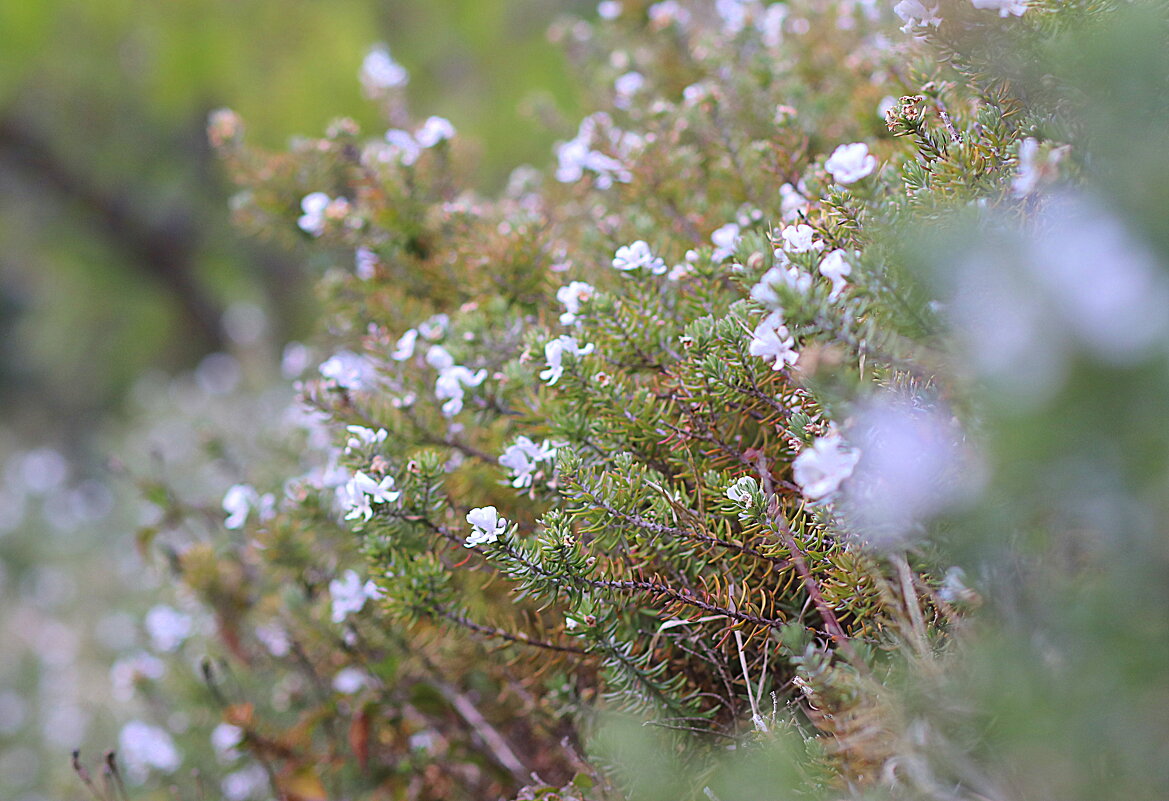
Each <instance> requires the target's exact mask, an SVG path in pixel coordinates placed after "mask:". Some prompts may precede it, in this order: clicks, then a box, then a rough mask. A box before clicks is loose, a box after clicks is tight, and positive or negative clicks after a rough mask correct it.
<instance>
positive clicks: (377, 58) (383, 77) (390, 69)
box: [360, 44, 410, 94]
mask: <svg viewBox="0 0 1169 801" xmlns="http://www.w3.org/2000/svg"><path fill="white" fill-rule="evenodd" d="M360 77H361V85H362V86H363V87H365V91H366V93H367V94H376V93H377V91H378V90H383V91H384V90H386V89H393V88H395V87H398V86H405V85H406V83H407V82H408V81H409V80H410V76H409V74H408V73H407V72H406V68H405V67H403V66H402V65H401V64H399V63H398V62H396V61H394V59H393V57H392V56H391V55H390V49H389V48H388V47H386V46H385V45H384V44H379V45H375V46H374V47H372V48H370V51H369V52H368V53H366V55H365V59H364V60H363V61H362V62H361V75H360Z"/></svg>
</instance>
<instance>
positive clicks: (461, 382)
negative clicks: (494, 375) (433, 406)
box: [434, 346, 487, 417]
mask: <svg viewBox="0 0 1169 801" xmlns="http://www.w3.org/2000/svg"><path fill="white" fill-rule="evenodd" d="M436 347H437V346H436ZM486 377H487V371H486V370H483V369H480V370H479V371H478V372H474V373H472V372H471V370H470V369H468V368H466V367H463V366H462V365H461V364H456V365H452V366H450V367H446V368H444V369H443V370H442V372H441V373H439V375H438V379H437V380H436V381H435V382H434V395H435V397H436V398H438V399H439V400H442V401H446V402H445V403H444V404H443V405H442V413H443V416H445V417H454V416H455V415H456V414H458V413H459V412H461V411H462V410H463V398H464V395H465V393H464V390H463V388H464V387H477V386H479V385H480V384H482V383H483V379H485V378H486Z"/></svg>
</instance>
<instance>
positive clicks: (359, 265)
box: [353, 248, 378, 281]
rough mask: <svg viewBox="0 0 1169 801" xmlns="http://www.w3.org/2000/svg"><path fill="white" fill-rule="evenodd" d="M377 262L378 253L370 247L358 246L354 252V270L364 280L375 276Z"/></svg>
mask: <svg viewBox="0 0 1169 801" xmlns="http://www.w3.org/2000/svg"><path fill="white" fill-rule="evenodd" d="M377 264H378V258H377V254H376V253H374V252H373V251H372V250H370V249H369V248H358V249H357V250H356V252H354V254H353V272H354V274H356V275H357V277H358V278H360V279H361V280H363V281H368V280H369V279H371V278H373V276H374V273H375V272H376V270H377Z"/></svg>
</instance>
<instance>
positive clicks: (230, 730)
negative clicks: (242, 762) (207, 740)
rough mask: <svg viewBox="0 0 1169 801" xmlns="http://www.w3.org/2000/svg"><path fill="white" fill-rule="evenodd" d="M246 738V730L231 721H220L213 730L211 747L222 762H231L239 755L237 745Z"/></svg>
mask: <svg viewBox="0 0 1169 801" xmlns="http://www.w3.org/2000/svg"><path fill="white" fill-rule="evenodd" d="M243 740H244V730H243V729H241V728H240V727H239V726H232V725H231V724H230V723H220V724H219V725H218V726H216V727H215V728H214V729H212V730H211V748H212V749H213V750H214V751H215V756H216V757H218V758H219V761H220V762H229V761H231V760H233V759H237V758H238V757H239V751H238V750H237V749H236V746H237V745H239V744H240V743H242V742H243Z"/></svg>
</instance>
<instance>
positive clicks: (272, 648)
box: [255, 623, 292, 659]
mask: <svg viewBox="0 0 1169 801" xmlns="http://www.w3.org/2000/svg"><path fill="white" fill-rule="evenodd" d="M255 634H256V639H257V640H259V641H260V644H261V645H263V646H264V648H266V649H267V651H268V653H270V654H272V656H274V657H276V658H277V659H279V658H280V657H282V656H287V655H288V652H289V651H290V650H292V643H291V642H290V641H289V639H288V632H286V631H285V630H284V629H283V627H281V626H280V625H279V624H277V623H265V624H262V625H259V626H256V628H255Z"/></svg>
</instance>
